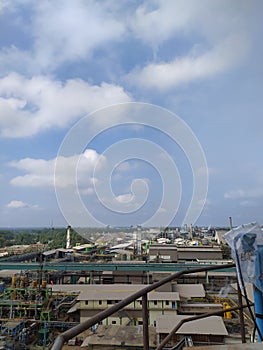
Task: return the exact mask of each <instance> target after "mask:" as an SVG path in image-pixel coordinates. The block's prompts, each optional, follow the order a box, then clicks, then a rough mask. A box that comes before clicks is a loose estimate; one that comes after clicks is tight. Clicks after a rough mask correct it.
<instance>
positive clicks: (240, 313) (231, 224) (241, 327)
mask: <svg viewBox="0 0 263 350" xmlns="http://www.w3.org/2000/svg"><path fill="white" fill-rule="evenodd" d="M229 227H230V230H232V229H233V222H232V217H231V216H230V217H229ZM237 296H238V304H239V306H240V310H239V321H240V330H241V341H242V343H243V344H244V343H245V342H246V331H245V321H244V314H243V310H242V306H243V299H242V293H241V288H240V285H239V283H238V279H237Z"/></svg>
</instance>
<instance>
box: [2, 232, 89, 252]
mask: <svg viewBox="0 0 263 350" xmlns="http://www.w3.org/2000/svg"><path fill="white" fill-rule="evenodd" d="M66 234H67V233H66V229H65V228H52V229H50V228H43V229H36V230H35V229H34V230H33V229H14V230H0V248H4V247H8V246H12V245H21V244H23V245H28V244H37V243H41V244H45V245H46V249H55V248H65V247H66ZM70 241H71V245H72V246H75V245H76V243H80V244H83V243H87V240H86V239H85V238H83V237H82V236H80V235H79V234H78V233H77V232H75V231H74V230H71V236H70Z"/></svg>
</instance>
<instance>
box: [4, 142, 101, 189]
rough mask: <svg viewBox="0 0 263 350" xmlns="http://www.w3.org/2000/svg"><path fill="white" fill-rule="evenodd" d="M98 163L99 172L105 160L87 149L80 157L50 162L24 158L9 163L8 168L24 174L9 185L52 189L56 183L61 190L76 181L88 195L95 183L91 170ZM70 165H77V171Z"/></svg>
mask: <svg viewBox="0 0 263 350" xmlns="http://www.w3.org/2000/svg"><path fill="white" fill-rule="evenodd" d="M58 160H59V168H57V169H56V179H55V178H54V174H55V166H56V162H57V161H58ZM98 161H99V163H98V167H99V168H98V169H99V170H100V167H103V162H104V161H106V159H105V157H104V156H100V155H99V154H98V153H97V152H96V151H94V150H92V149H87V150H86V151H85V152H84V153H83V154H81V155H74V156H70V157H58V158H54V159H51V160H45V159H32V158H24V159H21V160H19V161H13V162H11V163H10V166H12V167H15V168H16V169H19V170H22V171H23V172H26V174H25V175H20V176H16V177H14V178H13V179H11V181H10V183H11V185H13V186H18V187H53V186H54V182H56V186H58V187H62V188H63V187H67V186H73V185H75V183H76V181H77V182H78V184H79V186H80V188H83V191H84V190H86V191H87V193H89V194H90V193H91V190H90V189H89V188H92V186H93V185H94V183H95V182H96V179H94V177H93V170H94V167H95V165H96V164H97V162H98ZM72 164H74V165H75V164H78V166H77V169H76V167H75V166H74V167H72ZM76 170H77V173H76ZM88 189H89V190H88Z"/></svg>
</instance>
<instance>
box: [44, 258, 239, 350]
mask: <svg viewBox="0 0 263 350" xmlns="http://www.w3.org/2000/svg"><path fill="white" fill-rule="evenodd" d="M231 267H235V264H234V263H233V264H225V265H216V266H206V267H199V268H195V269H191V270H182V271H179V272H176V273H174V274H172V275H170V276H167V277H164V278H163V279H162V280H160V281H157V282H155V283H153V284H151V285H149V286H147V287H145V288H143V289H141V290H139V291H137V292H135V293H134V294H132V295H130V296H128V297H127V298H125V299H123V300H122V301H120V302H118V303H117V304H115V305H113V306H112V307H110V308H108V309H105V310H103V311H101V312H99V313H97V314H96V315H95V316H93V317H92V318H89V319H88V320H86V321H84V322H82V323H80V324H79V325H77V326H75V327H73V328H71V329H69V330H67V331H65V332H63V333H61V334H60V335H59V336H58V337H57V338H56V340H55V342H54V344H53V346H52V348H51V350H60V349H61V348H62V346H63V344H64V342H66V341H68V340H69V339H71V338H73V337H75V336H77V335H78V334H80V333H82V332H84V331H85V330H87V329H88V328H90V327H92V326H93V325H95V324H97V323H99V322H100V321H102V320H103V319H104V318H107V317H109V316H111V315H112V314H114V313H115V312H117V311H119V310H120V309H122V308H124V307H125V306H127V305H129V304H130V303H132V302H133V301H134V300H137V299H138V298H141V297H142V296H143V295H145V294H147V293H149V292H151V291H152V290H154V289H156V288H158V287H160V286H162V285H164V284H166V283H168V282H170V281H172V280H174V279H175V278H178V277H180V276H182V275H187V274H191V273H197V272H204V271H213V270H218V269H221V268H226V269H227V268H231Z"/></svg>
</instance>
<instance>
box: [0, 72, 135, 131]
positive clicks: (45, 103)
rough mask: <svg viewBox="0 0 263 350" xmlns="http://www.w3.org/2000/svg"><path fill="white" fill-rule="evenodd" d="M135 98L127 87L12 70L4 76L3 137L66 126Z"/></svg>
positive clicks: (0, 87)
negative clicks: (87, 115) (28, 77)
mask: <svg viewBox="0 0 263 350" xmlns="http://www.w3.org/2000/svg"><path fill="white" fill-rule="evenodd" d="M130 100H131V98H130V97H129V96H128V95H127V94H126V93H125V92H124V90H123V88H122V87H120V86H116V85H111V84H107V83H102V84H101V85H100V86H96V85H90V84H88V83H87V82H85V81H83V80H81V79H72V80H68V81H66V82H65V83H62V82H60V81H55V80H52V79H51V78H48V77H44V76H37V77H33V78H31V79H27V78H25V77H23V76H21V75H18V74H15V73H12V74H9V75H8V76H6V77H4V78H2V79H0V111H1V112H0V130H1V131H0V136H5V137H25V136H30V135H34V134H36V133H38V132H40V131H42V130H46V129H49V128H63V127H66V126H68V125H69V124H70V123H72V122H73V121H75V120H76V119H77V118H80V117H83V116H84V115H86V114H87V113H90V112H93V111H94V110H96V109H98V108H100V107H104V106H108V105H111V104H114V103H121V102H128V101H130Z"/></svg>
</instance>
